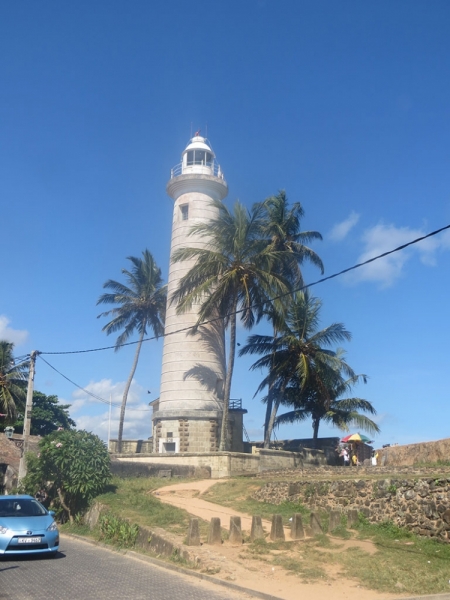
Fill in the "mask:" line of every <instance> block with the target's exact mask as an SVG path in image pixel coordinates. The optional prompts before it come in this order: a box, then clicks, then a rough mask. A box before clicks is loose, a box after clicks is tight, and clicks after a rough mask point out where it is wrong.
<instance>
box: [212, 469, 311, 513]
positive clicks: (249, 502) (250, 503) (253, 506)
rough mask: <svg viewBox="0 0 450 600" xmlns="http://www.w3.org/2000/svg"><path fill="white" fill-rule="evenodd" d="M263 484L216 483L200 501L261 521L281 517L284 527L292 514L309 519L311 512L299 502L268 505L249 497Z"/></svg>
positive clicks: (250, 482) (245, 479)
mask: <svg viewBox="0 0 450 600" xmlns="http://www.w3.org/2000/svg"><path fill="white" fill-rule="evenodd" d="M265 483H267V482H266V481H263V480H258V479H256V480H255V479H251V480H249V479H248V478H245V477H243V478H241V479H239V478H238V479H233V480H232V481H227V482H224V483H216V484H215V485H213V486H212V487H210V488H209V489H208V490H207V491H206V492H205V493H204V494H202V500H208V501H209V502H214V503H215V504H220V505H222V506H227V507H229V508H234V509H235V510H236V511H239V512H243V513H246V514H248V515H259V516H261V518H262V519H266V520H269V521H270V520H271V519H272V515H281V516H282V517H283V523H284V525H288V524H289V519H290V518H291V517H292V515H293V514H294V513H300V514H301V515H302V517H303V518H304V519H305V518H306V517H307V518H309V515H310V513H311V510H310V509H309V508H307V507H306V506H304V505H303V504H301V503H299V502H289V501H286V502H282V503H281V504H270V503H269V502H258V500H254V499H253V498H252V497H251V495H252V494H253V493H254V492H256V490H258V489H259V488H260V487H261V486H263V485H264V484H265Z"/></svg>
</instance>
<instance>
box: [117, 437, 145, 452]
mask: <svg viewBox="0 0 450 600" xmlns="http://www.w3.org/2000/svg"><path fill="white" fill-rule="evenodd" d="M117 447H118V442H117V440H109V448H108V450H109V451H110V452H112V453H115V452H117ZM150 452H153V440H152V439H151V438H150V439H149V440H122V452H121V454H141V453H142V454H149V453H150Z"/></svg>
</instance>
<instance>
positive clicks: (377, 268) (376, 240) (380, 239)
mask: <svg viewBox="0 0 450 600" xmlns="http://www.w3.org/2000/svg"><path fill="white" fill-rule="evenodd" d="M423 235H425V232H424V231H423V230H421V229H411V228H410V227H396V226H395V225H385V224H383V223H380V224H379V225H375V226H374V227H371V228H370V229H367V230H366V231H365V232H364V234H363V236H362V242H363V246H364V249H363V252H362V253H361V254H360V256H359V257H358V260H357V262H358V263H360V262H364V261H366V260H368V259H370V258H373V257H375V256H378V255H380V254H383V253H384V252H388V251H390V250H393V249H395V248H397V247H398V246H402V245H403V244H406V243H408V242H411V241H413V240H414V239H416V238H419V237H422V236H423ZM448 248H450V235H442V234H441V236H440V237H439V236H436V237H432V238H427V239H426V240H423V241H421V242H418V243H417V244H414V245H412V246H409V247H408V248H405V249H403V250H399V251H398V252H394V253H393V254H390V255H388V256H386V257H384V258H380V259H378V260H376V261H374V262H372V263H369V264H368V265H365V266H364V267H360V268H359V269H357V270H355V271H353V272H352V273H350V274H349V275H348V276H347V281H351V282H357V281H373V282H376V283H379V284H380V285H381V287H388V286H390V285H392V284H393V283H394V282H395V281H396V280H397V279H399V278H400V277H401V276H402V274H403V270H404V267H405V265H406V263H407V262H408V261H409V260H410V259H411V258H413V257H414V256H418V257H419V259H420V261H421V262H422V263H423V264H424V265H427V266H433V265H435V264H436V252H437V251H438V250H439V249H443V250H445V249H448Z"/></svg>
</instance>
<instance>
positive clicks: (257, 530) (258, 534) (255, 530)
mask: <svg viewBox="0 0 450 600" xmlns="http://www.w3.org/2000/svg"><path fill="white" fill-rule="evenodd" d="M264 538H265V535H264V529H263V526H262V521H261V517H259V516H254V517H252V529H251V531H250V541H251V542H253V541H254V540H263V539H264Z"/></svg>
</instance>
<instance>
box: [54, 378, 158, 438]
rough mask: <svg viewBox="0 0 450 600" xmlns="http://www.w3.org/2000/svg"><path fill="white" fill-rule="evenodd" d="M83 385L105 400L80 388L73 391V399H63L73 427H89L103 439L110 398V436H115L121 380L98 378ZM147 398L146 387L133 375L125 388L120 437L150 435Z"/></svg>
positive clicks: (143, 436)
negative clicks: (97, 398)
mask: <svg viewBox="0 0 450 600" xmlns="http://www.w3.org/2000/svg"><path fill="white" fill-rule="evenodd" d="M84 387H85V389H86V390H87V391H89V392H91V393H93V394H95V395H96V396H99V397H100V398H102V399H103V400H105V403H102V402H101V401H100V400H96V399H95V398H93V397H92V396H90V395H89V394H86V392H84V391H83V390H76V391H75V392H73V394H72V398H73V400H68V401H67V403H68V404H71V407H70V409H69V412H70V415H71V417H72V418H73V419H74V420H75V421H76V424H77V428H78V429H86V430H87V431H92V432H93V433H95V434H96V435H98V436H99V437H100V438H102V439H103V440H106V439H107V438H108V426H109V401H110V398H111V404H112V410H111V438H112V439H114V438H116V437H117V431H118V428H119V416H120V405H121V403H122V396H123V390H124V388H125V382H124V381H119V382H116V383H114V382H113V381H112V380H111V379H101V380H100V381H91V382H89V383H88V384H87V385H86V386H84ZM64 402H66V401H64ZM147 402H148V397H147V391H146V390H145V389H144V388H143V387H142V386H141V385H139V384H138V383H137V382H136V381H135V380H134V379H133V381H132V382H131V387H130V390H129V392H128V399H127V408H126V412H125V422H124V438H128V439H147V438H148V437H149V436H150V435H151V416H152V409H151V408H150V407H149V406H148V404H147ZM99 411H101V412H99Z"/></svg>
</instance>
